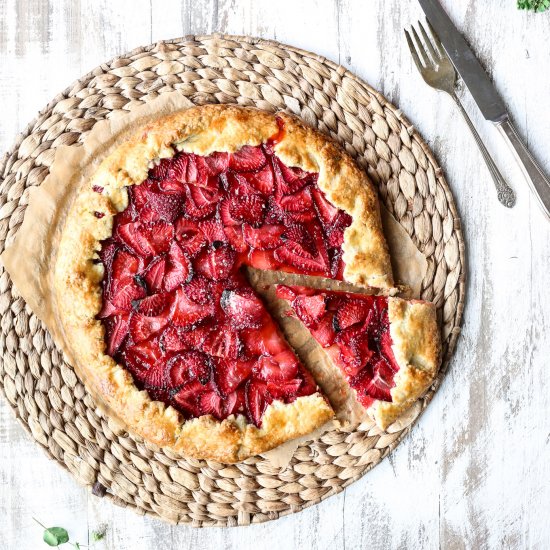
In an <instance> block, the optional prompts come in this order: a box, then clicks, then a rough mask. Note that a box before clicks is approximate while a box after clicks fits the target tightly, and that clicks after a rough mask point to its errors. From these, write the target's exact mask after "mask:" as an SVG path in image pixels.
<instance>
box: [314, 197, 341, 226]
mask: <svg viewBox="0 0 550 550" xmlns="http://www.w3.org/2000/svg"><path fill="white" fill-rule="evenodd" d="M311 193H312V194H313V199H314V201H315V206H316V208H317V213H318V214H319V218H320V219H321V221H322V222H323V225H324V226H325V227H330V226H331V225H332V224H333V223H334V220H335V219H336V216H338V214H339V212H340V210H339V209H338V208H336V206H334V205H333V204H332V203H330V202H329V201H328V199H327V198H326V196H325V194H324V193H323V191H321V189H319V187H312V188H311Z"/></svg>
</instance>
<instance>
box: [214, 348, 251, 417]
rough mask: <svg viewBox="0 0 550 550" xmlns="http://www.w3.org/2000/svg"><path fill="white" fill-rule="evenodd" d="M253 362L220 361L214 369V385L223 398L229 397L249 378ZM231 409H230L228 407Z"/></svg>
mask: <svg viewBox="0 0 550 550" xmlns="http://www.w3.org/2000/svg"><path fill="white" fill-rule="evenodd" d="M254 362H255V361H254V360H248V361H239V360H238V359H220V360H219V361H218V364H217V367H216V374H215V376H216V383H217V385H218V388H219V389H220V391H221V392H222V393H223V395H225V396H229V394H231V393H232V392H234V391H235V390H236V389H237V388H238V387H239V386H240V385H241V384H243V382H245V381H246V380H248V378H250V375H251V374H252V367H253V366H254ZM230 408H232V407H230Z"/></svg>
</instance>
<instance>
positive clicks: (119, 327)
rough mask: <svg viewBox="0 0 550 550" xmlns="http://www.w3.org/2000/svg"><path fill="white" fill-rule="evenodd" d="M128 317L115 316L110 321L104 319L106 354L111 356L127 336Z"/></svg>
mask: <svg viewBox="0 0 550 550" xmlns="http://www.w3.org/2000/svg"><path fill="white" fill-rule="evenodd" d="M129 320H130V317H129V316H128V315H117V316H116V317H112V318H111V319H105V321H104V323H105V332H106V333H107V354H108V355H110V356H113V355H114V354H115V353H116V352H117V351H118V349H119V348H120V346H121V344H122V342H123V340H124V338H126V335H127V334H128V327H129V324H130V323H129Z"/></svg>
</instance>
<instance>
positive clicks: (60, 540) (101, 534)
mask: <svg viewBox="0 0 550 550" xmlns="http://www.w3.org/2000/svg"><path fill="white" fill-rule="evenodd" d="M32 519H33V520H34V521H36V523H38V525H40V527H42V529H44V532H43V533H42V540H43V541H44V542H45V543H46V544H47V545H48V546H55V547H59V546H60V545H61V544H66V543H68V544H70V545H71V546H72V547H73V548H74V549H75V550H80V549H81V548H87V547H88V545H87V544H82V543H79V542H69V533H68V531H67V529H65V528H64V527H46V526H45V525H43V524H42V523H40V522H39V521H38V520H37V519H36V518H32ZM105 531H106V529H105V528H103V529H100V530H98V531H92V532H91V533H90V538H91V539H92V542H94V543H95V542H99V541H100V540H102V539H104V538H105Z"/></svg>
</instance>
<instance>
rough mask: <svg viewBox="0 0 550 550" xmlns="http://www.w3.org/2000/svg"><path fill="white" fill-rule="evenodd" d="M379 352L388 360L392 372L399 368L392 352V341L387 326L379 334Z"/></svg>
mask: <svg viewBox="0 0 550 550" xmlns="http://www.w3.org/2000/svg"><path fill="white" fill-rule="evenodd" d="M379 346H380V352H381V353H382V355H383V356H384V357H385V359H386V360H387V362H388V365H389V366H390V367H391V368H392V370H393V372H394V373H395V372H397V371H398V370H399V365H398V364H397V361H396V359H395V355H394V353H393V347H392V346H393V341H392V338H391V335H390V331H389V328H387V329H386V330H385V331H384V332H382V334H381V336H380V343H379Z"/></svg>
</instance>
